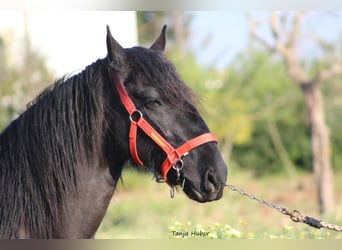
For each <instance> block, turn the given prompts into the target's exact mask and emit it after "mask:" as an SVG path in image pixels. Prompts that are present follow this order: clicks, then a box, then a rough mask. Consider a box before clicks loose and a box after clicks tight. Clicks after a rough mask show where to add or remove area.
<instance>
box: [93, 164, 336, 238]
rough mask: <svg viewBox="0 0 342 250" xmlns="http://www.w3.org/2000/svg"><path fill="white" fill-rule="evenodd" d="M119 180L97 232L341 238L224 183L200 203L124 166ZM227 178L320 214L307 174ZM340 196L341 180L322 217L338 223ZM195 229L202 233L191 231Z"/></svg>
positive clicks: (104, 234) (140, 235)
mask: <svg viewBox="0 0 342 250" xmlns="http://www.w3.org/2000/svg"><path fill="white" fill-rule="evenodd" d="M335 178H336V180H335V183H337V184H339V183H341V181H338V180H341V179H342V174H338V175H336V176H335ZM123 180H124V184H123V185H122V184H121V183H120V184H118V187H117V191H116V193H115V195H114V196H113V199H112V202H111V204H110V206H109V208H108V210H107V213H106V216H105V218H104V220H103V222H102V224H101V226H100V228H99V230H98V232H97V234H96V238H110V239H113V238H115V239H122V238H134V239H136V238H147V239H169V238H243V239H245V238H248V239H283V238H286V239H311V238H325V239H336V238H342V233H336V232H333V231H328V230H325V229H320V230H318V229H312V228H310V227H309V226H307V225H303V224H299V223H294V222H292V221H291V220H290V218H288V217H287V216H284V215H282V214H280V213H279V212H277V211H276V210H273V209H270V208H268V207H265V206H263V205H261V204H259V203H257V202H256V201H253V200H249V199H248V198H246V197H243V196H241V195H239V194H238V193H236V192H232V191H230V190H228V189H227V190H226V191H225V192H224V195H223V198H222V199H221V200H219V201H215V202H209V203H204V204H201V203H197V202H195V201H192V200H190V199H188V198H187V197H186V196H185V194H184V193H183V192H182V191H179V192H176V195H175V198H174V199H171V198H170V196H169V188H168V186H167V185H166V184H159V183H156V182H154V181H153V179H152V177H151V175H149V174H144V173H138V172H136V171H134V170H131V169H128V170H126V171H124V173H123ZM229 180H230V183H232V184H234V185H237V186H238V187H240V188H243V189H245V190H246V191H249V192H252V193H253V194H255V195H257V196H260V197H261V198H264V199H266V200H269V201H273V202H276V203H278V204H279V205H282V206H284V207H287V208H288V209H297V210H299V211H300V212H301V213H302V214H303V215H309V216H312V217H316V218H320V216H319V215H318V214H317V211H318V207H317V202H316V197H315V186H314V178H313V176H311V175H301V176H299V177H297V178H292V179H289V178H287V177H284V176H273V177H263V178H254V177H252V176H251V175H249V174H246V173H244V172H243V173H240V174H238V175H236V174H230V176H229ZM341 196H342V186H340V185H337V186H336V201H337V208H336V212H334V213H332V214H329V215H326V216H324V217H322V218H321V219H322V220H324V221H327V222H330V223H336V224H342V211H341V210H342V209H341V208H342V204H341V203H338V202H339V201H340V200H341V198H342V197H341ZM198 231H201V232H205V234H201V233H199V234H196V233H193V234H192V235H191V232H198ZM175 232H177V233H175ZM187 232H188V233H187ZM182 233H183V236H184V237H183V236H182ZM186 234H187V235H186ZM192 236H193V237H192Z"/></svg>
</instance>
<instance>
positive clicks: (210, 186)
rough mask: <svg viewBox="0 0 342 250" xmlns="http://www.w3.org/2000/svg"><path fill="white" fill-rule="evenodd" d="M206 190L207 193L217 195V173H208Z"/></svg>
mask: <svg viewBox="0 0 342 250" xmlns="http://www.w3.org/2000/svg"><path fill="white" fill-rule="evenodd" d="M205 186H206V189H207V191H209V192H211V193H215V192H216V189H217V187H216V186H217V179H216V175H215V173H213V172H212V171H208V174H207V180H206V185H205Z"/></svg>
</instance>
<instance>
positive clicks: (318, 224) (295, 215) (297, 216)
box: [225, 184, 342, 232]
mask: <svg viewBox="0 0 342 250" xmlns="http://www.w3.org/2000/svg"><path fill="white" fill-rule="evenodd" d="M225 186H226V187H228V188H230V189H231V190H233V191H235V192H238V193H239V194H241V195H243V196H246V197H248V198H250V199H252V200H255V201H257V202H259V203H260V204H262V205H265V206H268V207H270V208H273V209H275V210H277V211H278V212H279V213H281V214H284V215H287V216H289V217H290V218H291V220H292V221H294V222H300V223H305V224H307V225H309V226H311V227H315V228H325V229H329V230H334V231H337V232H342V227H341V226H338V225H334V224H330V223H326V222H324V221H321V220H318V219H315V218H313V217H309V216H303V215H301V213H300V212H299V211H298V210H293V211H290V210H288V209H287V208H285V207H282V206H279V205H277V204H275V203H273V202H269V201H266V200H264V199H261V198H259V197H257V196H255V195H254V194H251V193H248V192H246V191H244V190H242V189H241V188H238V187H236V186H234V185H232V184H225Z"/></svg>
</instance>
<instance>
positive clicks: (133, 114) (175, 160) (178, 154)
mask: <svg viewBox="0 0 342 250" xmlns="http://www.w3.org/2000/svg"><path fill="white" fill-rule="evenodd" d="M110 74H111V75H112V77H113V79H116V80H115V81H114V83H115V84H114V85H115V88H116V90H117V92H118V94H119V96H120V99H121V102H122V103H123V105H124V106H125V108H126V110H127V112H128V114H129V120H130V122H131V125H130V130H129V148H130V153H131V156H132V158H133V160H134V161H135V162H136V163H138V164H139V165H144V163H143V162H142V160H141V159H140V157H139V155H138V149H137V131H138V127H139V128H140V129H141V130H142V131H144V133H145V134H146V135H147V136H148V137H149V138H151V139H152V140H153V141H154V142H155V143H156V144H157V145H158V146H159V147H160V148H161V149H162V150H163V151H164V152H165V153H166V159H165V160H164V162H163V163H162V168H161V174H162V177H163V179H164V180H165V182H166V183H168V184H169V185H170V183H169V182H168V180H167V174H168V172H169V171H170V169H171V168H172V169H174V170H175V171H176V172H177V179H179V177H180V170H181V169H182V168H183V166H184V163H183V160H182V157H183V156H186V155H187V154H188V153H189V152H190V151H191V150H193V149H194V148H196V147H198V146H200V145H202V144H205V143H207V142H216V143H217V138H216V136H215V135H214V134H213V133H205V134H202V135H200V136H197V137H195V138H193V139H191V140H189V141H187V142H185V143H184V144H183V145H181V146H180V147H178V148H176V149H175V148H174V147H173V146H172V145H171V144H170V143H168V142H167V140H166V139H165V138H164V137H163V136H161V135H160V134H159V133H158V132H157V131H156V130H155V129H154V128H153V127H152V126H151V125H150V123H149V122H148V121H146V120H145V118H144V117H143V114H142V112H141V111H140V110H138V109H136V107H135V105H134V103H133V102H132V100H131V99H130V97H129V96H128V94H127V92H126V90H125V87H124V85H123V83H122V81H121V79H120V77H119V76H118V75H116V77H115V75H114V74H113V72H112V71H111V70H110Z"/></svg>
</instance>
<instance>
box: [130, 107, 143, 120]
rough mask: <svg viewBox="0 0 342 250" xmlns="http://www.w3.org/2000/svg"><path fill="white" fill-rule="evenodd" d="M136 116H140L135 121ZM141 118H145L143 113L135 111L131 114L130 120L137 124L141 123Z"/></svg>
mask: <svg viewBox="0 0 342 250" xmlns="http://www.w3.org/2000/svg"><path fill="white" fill-rule="evenodd" d="M134 114H138V118H137V119H133V115H134ZM141 117H143V114H142V113H141V111H140V110H138V109H137V110H135V111H134V112H133V113H132V114H130V116H129V120H130V121H131V122H137V121H139V119H140V118H141Z"/></svg>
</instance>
